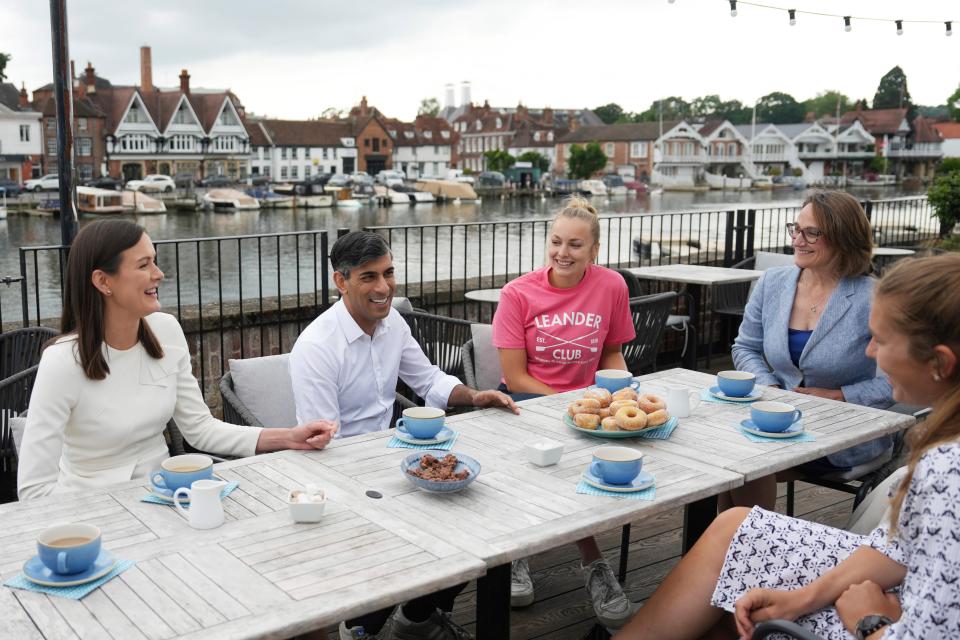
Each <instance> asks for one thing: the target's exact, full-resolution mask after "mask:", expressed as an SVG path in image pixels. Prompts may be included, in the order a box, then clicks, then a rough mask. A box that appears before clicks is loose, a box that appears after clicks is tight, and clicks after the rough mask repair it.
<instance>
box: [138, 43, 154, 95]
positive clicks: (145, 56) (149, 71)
mask: <svg viewBox="0 0 960 640" xmlns="http://www.w3.org/2000/svg"><path fill="white" fill-rule="evenodd" d="M140 90H141V91H153V60H152V58H151V56H150V47H140Z"/></svg>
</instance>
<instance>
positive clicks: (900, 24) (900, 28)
mask: <svg viewBox="0 0 960 640" xmlns="http://www.w3.org/2000/svg"><path fill="white" fill-rule="evenodd" d="M894 22H896V23H897V35H898V36H902V35H903V20H894Z"/></svg>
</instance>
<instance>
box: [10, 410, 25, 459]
mask: <svg viewBox="0 0 960 640" xmlns="http://www.w3.org/2000/svg"><path fill="white" fill-rule="evenodd" d="M7 426H8V427H10V431H11V432H12V433H13V448H14V449H15V450H16V451H17V454H18V455H19V452H20V444H21V443H22V442H23V431H24V429H26V428H27V414H26V413H24V414H22V415H20V416H17V417H16V418H10V419H9V421H8V422H7Z"/></svg>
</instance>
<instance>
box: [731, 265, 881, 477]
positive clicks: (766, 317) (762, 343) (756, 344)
mask: <svg viewBox="0 0 960 640" xmlns="http://www.w3.org/2000/svg"><path fill="white" fill-rule="evenodd" d="M799 277H800V269H799V268H798V267H796V266H789V267H776V268H773V269H768V270H767V271H765V272H764V274H763V276H762V277H761V278H760V280H759V281H757V285H756V287H755V288H754V290H753V293H751V294H750V299H749V300H748V301H747V307H746V310H745V311H744V316H743V322H742V323H741V324H740V333H739V334H738V335H737V339H736V340H735V341H734V343H733V349H732V353H733V363H734V366H735V367H736V368H737V369H739V370H740V371H749V372H751V373H754V374H756V376H757V383H758V384H768V385H770V384H777V385H780V386H781V387H783V388H784V389H793V388H794V387H799V386H801V385H802V386H804V387H821V388H823V389H840V390H841V391H842V392H843V396H844V398H846V400H847V402H852V403H854V404H860V405H865V406H868V407H876V408H878V409H886V408H887V407H889V406H890V405H892V404H893V390H892V389H891V387H890V382H889V381H888V380H887V378H886V376H885V375H884V374H883V373H882V372H881V371H880V370H878V369H877V363H876V362H875V361H874V360H873V359H872V358H868V357H867V355H866V353H865V351H866V348H867V344H868V343H869V342H870V329H869V326H868V323H869V318H870V303H871V296H872V294H873V285H874V282H875V280H874V278H871V277H868V276H860V277H855V278H843V279H842V280H840V282H839V284H837V288H836V289H834V291H833V293H832V294H831V296H830V299H829V300H828V301H827V306H826V307H825V308H824V309H823V313H822V314H821V316H820V321H819V322H817V326H816V328H814V330H813V333H812V334H811V335H810V340H809V341H808V342H807V346H806V347H804V349H803V352H802V353H801V354H800V360H799V363H800V366H799V367H798V366H796V365H794V364H793V361H792V360H791V359H790V348H789V345H788V342H787V330H788V329H789V323H790V312H791V311H792V309H793V301H794V297H795V296H796V293H797V279H798V278H799ZM890 443H891V440H890V438H889V437H888V436H885V437H883V438H879V439H877V440H874V441H871V442H867V443H864V444H862V445H857V446H856V447H852V448H850V449H847V450H845V451H841V452H838V453H835V454H831V455H829V456H827V458H828V459H829V460H830V462H831V463H833V464H834V465H836V466H840V467H852V466H855V465H857V464H860V463H862V462H866V461H867V460H871V459H873V458H875V457H876V456H878V455H880V454H881V453H883V451H885V450H886V449H887V448H888V447H889V446H890Z"/></svg>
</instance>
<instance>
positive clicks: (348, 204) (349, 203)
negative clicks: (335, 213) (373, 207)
mask: <svg viewBox="0 0 960 640" xmlns="http://www.w3.org/2000/svg"><path fill="white" fill-rule="evenodd" d="M337 206H338V207H344V208H347V209H356V208H358V207H362V206H363V202H361V201H360V200H357V199H356V198H345V199H343V200H337Z"/></svg>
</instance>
